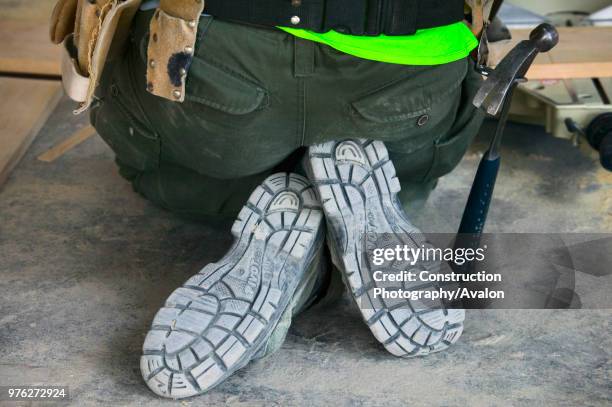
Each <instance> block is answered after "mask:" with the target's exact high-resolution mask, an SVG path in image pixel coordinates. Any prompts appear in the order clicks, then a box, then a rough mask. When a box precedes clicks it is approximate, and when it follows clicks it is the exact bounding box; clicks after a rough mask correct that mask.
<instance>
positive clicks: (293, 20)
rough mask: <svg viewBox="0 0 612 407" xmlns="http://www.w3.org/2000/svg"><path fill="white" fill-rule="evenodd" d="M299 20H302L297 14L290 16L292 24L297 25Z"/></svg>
mask: <svg viewBox="0 0 612 407" xmlns="http://www.w3.org/2000/svg"><path fill="white" fill-rule="evenodd" d="M300 21H302V20H301V19H300V17H299V16H293V17H291V24H293V25H298V24H299V23H300Z"/></svg>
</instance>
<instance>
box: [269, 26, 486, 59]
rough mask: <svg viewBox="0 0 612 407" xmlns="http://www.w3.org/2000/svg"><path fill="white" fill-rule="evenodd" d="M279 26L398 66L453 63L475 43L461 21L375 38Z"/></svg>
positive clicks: (340, 49)
mask: <svg viewBox="0 0 612 407" xmlns="http://www.w3.org/2000/svg"><path fill="white" fill-rule="evenodd" d="M279 28H281V29H282V30H284V31H287V32H288V33H290V34H293V35H295V36H297V37H300V38H304V39H307V40H311V41H316V42H320V43H322V44H326V45H329V46H330V47H332V48H335V49H337V50H338V51H342V52H344V53H347V54H350V55H353V56H356V57H359V58H364V59H370V60H372V61H379V62H387V63H392V64H402V65H441V64H446V63H449V62H454V61H457V60H459V59H461V58H465V57H466V56H468V55H469V54H470V52H471V51H472V50H473V49H474V48H476V46H477V45H478V40H477V39H476V37H475V36H474V34H472V32H471V31H470V29H469V28H468V26H467V25H466V24H465V23H463V22H459V23H455V24H450V25H447V26H443V27H436V28H429V29H426V30H419V31H417V32H416V34H414V35H406V36H386V35H380V36H377V37H368V36H355V35H347V34H341V33H338V32H336V31H329V32H327V33H315V32H312V31H306V30H299V29H294V28H288V27H279Z"/></svg>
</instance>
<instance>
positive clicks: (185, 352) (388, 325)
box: [141, 140, 465, 399]
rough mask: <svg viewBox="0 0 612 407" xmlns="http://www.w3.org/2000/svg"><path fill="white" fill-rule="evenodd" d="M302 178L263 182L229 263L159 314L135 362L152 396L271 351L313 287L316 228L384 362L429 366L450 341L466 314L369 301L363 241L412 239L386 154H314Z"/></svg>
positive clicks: (338, 150)
mask: <svg viewBox="0 0 612 407" xmlns="http://www.w3.org/2000/svg"><path fill="white" fill-rule="evenodd" d="M305 168H306V172H307V174H308V179H307V178H304V177H302V176H299V175H295V174H285V173H282V174H276V175H272V176H270V177H269V178H268V179H266V181H264V183H263V184H262V185H261V186H259V187H258V188H257V189H256V190H255V191H254V192H253V194H252V195H251V197H250V198H249V200H248V202H247V203H246V205H245V206H244V208H243V209H242V211H241V212H240V214H239V215H238V218H237V219H236V221H235V222H234V225H233V226H232V234H233V235H234V236H235V242H234V244H233V246H232V247H231V249H230V250H229V252H228V253H227V254H226V255H225V256H224V257H223V258H222V259H221V260H219V261H218V262H216V263H212V264H209V265H207V266H206V267H204V269H203V270H202V271H201V272H199V273H198V274H196V275H195V276H193V277H192V278H190V279H189V280H188V281H187V282H186V283H185V284H184V285H183V286H182V287H181V288H178V289H177V290H176V291H174V292H173V293H172V294H171V295H170V297H169V298H168V299H167V300H166V304H165V305H164V307H163V308H161V309H160V310H159V312H158V313H157V315H156V316H155V318H154V320H153V323H152V327H151V330H150V331H149V333H148V335H147V337H146V339H145V342H144V346H143V356H142V358H141V371H142V375H143V377H144V379H145V381H146V383H147V385H148V386H149V387H150V388H151V390H153V392H155V393H156V394H158V395H160V396H163V397H169V398H175V399H177V398H184V397H190V396H194V395H197V394H201V393H204V392H206V391H208V390H210V389H212V388H213V387H215V386H216V385H218V384H219V383H221V382H223V381H224V380H225V379H227V378H228V377H229V376H230V375H232V374H233V373H234V372H235V371H237V370H238V369H240V368H242V367H244V366H245V365H246V364H247V363H249V362H250V361H251V360H254V359H257V358H259V357H262V356H265V355H268V354H270V353H272V352H274V351H276V350H278V348H280V346H281V345H282V342H283V341H284V339H285V336H286V334H287V330H288V329H289V325H290V323H291V317H292V316H293V315H295V313H296V312H297V311H299V310H301V309H304V308H305V307H307V306H308V305H309V303H310V302H312V300H313V299H314V298H315V296H316V295H315V294H316V291H317V290H318V288H319V287H320V286H321V285H322V284H321V280H322V275H323V274H324V272H323V271H322V270H321V265H322V264H323V263H324V262H322V261H320V257H321V253H322V251H323V245H324V243H325V240H326V239H325V237H326V236H325V235H326V233H325V223H326V224H327V243H328V246H329V247H330V250H331V253H332V260H333V262H334V264H335V266H336V267H338V269H339V270H340V271H341V273H342V276H343V280H344V283H345V284H346V286H347V287H348V289H349V291H350V293H351V295H352V296H353V298H354V299H355V301H356V303H357V304H358V305H359V309H360V311H361V313H362V315H363V319H364V321H365V323H366V324H367V325H368V327H369V328H370V330H371V331H372V333H373V334H374V336H375V337H376V339H378V340H379V341H380V342H381V343H382V344H383V345H384V347H385V348H386V349H387V350H388V351H389V352H390V353H392V354H393V355H396V356H401V357H411V356H417V355H426V354H429V353H432V352H437V351H440V350H443V349H445V348H447V347H448V346H449V345H451V344H452V343H454V342H455V341H457V339H458V338H459V336H460V335H461V332H462V330H463V320H464V317H465V313H464V311H463V310H457V309H446V308H445V307H444V305H443V304H440V306H436V307H433V308H429V309H423V308H422V307H421V308H419V307H417V306H416V305H415V304H411V303H410V301H409V300H402V301H401V302H400V303H398V302H397V301H395V303H394V304H393V305H392V306H388V305H385V304H384V303H383V302H381V301H374V300H373V299H372V298H371V297H370V295H369V290H371V288H373V284H374V285H375V284H376V283H375V282H371V279H370V278H368V275H369V272H370V270H369V269H368V267H369V265H368V264H367V262H366V261H365V260H364V259H363V250H364V242H363V239H364V238H365V236H366V234H373V233H380V234H383V233H384V234H396V235H399V234H404V235H409V236H418V235H419V234H420V232H419V231H418V230H417V229H416V228H415V227H414V226H412V225H411V224H410V222H409V221H408V220H407V218H406V216H405V214H404V212H403V210H402V209H401V205H400V203H399V201H398V199H397V193H398V192H399V191H400V184H399V181H398V179H397V177H396V175H395V168H394V167H393V163H392V162H391V161H390V160H389V155H388V153H387V150H386V148H385V146H384V144H383V143H382V142H380V141H366V140H345V141H340V142H329V143H325V144H321V145H316V146H312V147H310V149H309V151H308V153H307V156H306V157H305ZM324 220H325V221H326V222H324ZM415 239H418V238H415ZM415 244H417V245H418V244H420V242H418V241H415Z"/></svg>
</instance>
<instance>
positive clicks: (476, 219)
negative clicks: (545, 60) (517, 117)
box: [455, 23, 559, 247]
mask: <svg viewBox="0 0 612 407" xmlns="http://www.w3.org/2000/svg"><path fill="white" fill-rule="evenodd" d="M558 43H559V33H558V32H557V30H556V29H555V27H553V26H552V25H550V24H546V23H544V24H541V25H539V26H538V27H537V28H535V29H534V30H533V31H532V32H531V34H530V35H529V40H526V41H521V42H520V43H519V44H518V45H517V46H516V47H514V48H513V49H512V51H510V53H509V54H508V55H506V57H505V58H504V59H503V60H502V61H501V62H500V63H499V64H498V65H497V67H496V68H495V69H494V70H490V69H488V68H487V70H486V71H485V72H482V71H481V73H483V74H485V75H486V76H487V80H486V81H485V82H484V83H483V85H482V86H481V87H480V89H479V91H478V93H477V94H476V96H475V97H474V101H473V103H474V106H476V107H477V108H482V109H483V110H484V111H485V112H486V113H487V114H488V115H489V116H491V117H493V118H496V119H498V123H497V128H496V130H495V135H494V136H493V140H492V141H491V145H490V146H489V149H488V150H487V152H486V153H485V154H484V157H483V158H482V160H481V161H480V165H479V166H478V171H477V172H476V177H475V178H474V183H473V185H472V189H471V191H470V195H469V198H468V200H467V203H466V206H465V210H464V212H463V218H462V219H461V225H460V226H459V234H460V235H464V234H465V235H469V236H470V237H469V239H468V240H470V241H471V242H470V244H469V245H468V246H465V245H461V244H460V242H459V241H461V240H464V238H461V237H460V238H458V239H457V241H456V244H455V247H459V246H463V247H474V246H477V245H478V244H479V243H480V236H481V235H482V232H483V230H484V226H485V222H486V220H487V215H488V212H489V206H490V204H491V198H492V196H493V189H494V188H495V182H496V180H497V174H498V172H499V165H500V159H501V157H500V151H499V149H500V145H501V140H502V136H503V133H504V129H505V128H506V121H507V120H508V112H509V111H510V104H511V101H512V94H513V93H514V89H515V88H516V86H517V85H518V84H519V83H521V82H526V81H527V80H526V79H525V75H526V74H527V71H528V70H529V68H530V67H531V64H532V63H533V61H534V60H535V58H536V57H537V56H538V54H539V53H540V52H548V51H550V50H551V49H553V48H554V47H555V46H556V45H557V44H558ZM461 243H465V242H461Z"/></svg>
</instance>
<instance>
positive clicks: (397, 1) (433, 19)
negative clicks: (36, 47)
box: [50, 0, 494, 113]
mask: <svg viewBox="0 0 612 407" xmlns="http://www.w3.org/2000/svg"><path fill="white" fill-rule="evenodd" d="M493 1H494V0H160V2H159V7H158V8H157V10H156V11H155V14H154V18H152V19H151V26H150V40H149V45H148V49H147V58H148V63H147V90H148V91H149V92H150V93H152V94H154V95H157V96H160V97H163V98H165V99H169V100H172V101H175V102H183V101H184V100H185V83H186V78H187V75H188V72H189V67H190V65H191V60H192V58H193V53H194V51H195V43H196V37H197V30H198V24H199V21H200V15H201V14H202V13H205V14H210V15H213V16H214V17H215V18H219V19H222V20H228V21H236V22H242V23H249V24H256V25H263V26H288V27H295V28H302V29H308V30H311V31H315V32H326V31H329V30H335V31H338V32H344V33H347V34H351V35H380V34H386V35H410V34H414V33H415V32H416V31H417V30H419V29H424V28H432V27H438V26H443V25H448V24H452V23H455V22H458V21H462V20H463V19H464V15H465V14H471V15H472V24H471V25H472V31H473V32H474V34H476V35H479V33H480V30H481V29H482V26H483V21H486V20H487V16H488V12H489V11H490V8H491V4H492V3H493ZM141 3H142V0H58V2H57V4H56V6H55V9H54V11H53V15H52V17H51V27H50V36H51V40H52V41H53V42H55V43H56V44H59V43H63V46H64V56H63V62H62V81H63V83H64V88H65V90H66V93H67V94H68V96H70V97H71V98H72V99H73V100H76V101H78V102H80V105H79V108H78V109H77V110H76V112H77V113H79V112H82V111H85V110H86V109H87V108H88V107H89V106H90V105H91V103H92V102H93V99H94V93H95V90H96V87H97V85H98V83H99V81H100V76H101V75H102V72H103V69H104V66H105V65H106V62H107V59H112V58H113V57H114V56H120V55H121V54H122V51H123V49H124V46H125V42H126V39H127V37H128V35H129V31H130V27H131V21H132V19H133V17H134V15H135V14H136V12H137V10H138V8H139V7H140V5H141Z"/></svg>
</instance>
